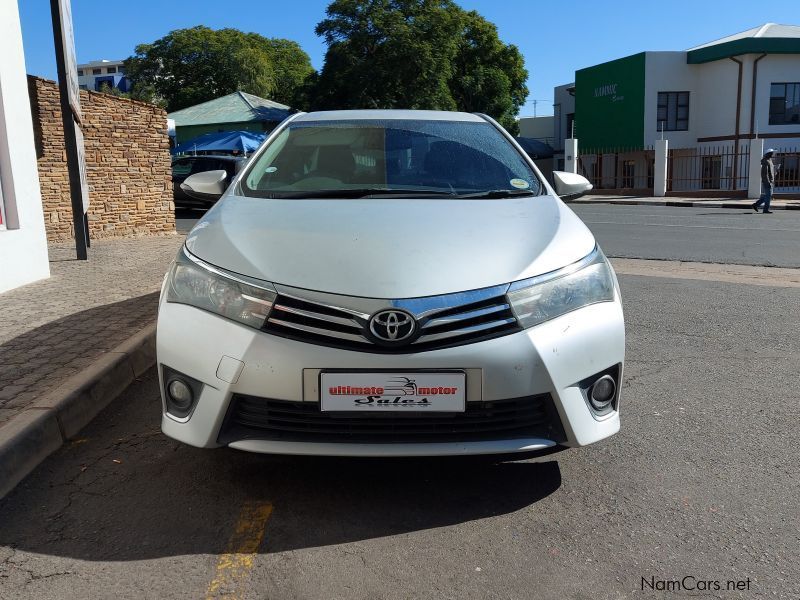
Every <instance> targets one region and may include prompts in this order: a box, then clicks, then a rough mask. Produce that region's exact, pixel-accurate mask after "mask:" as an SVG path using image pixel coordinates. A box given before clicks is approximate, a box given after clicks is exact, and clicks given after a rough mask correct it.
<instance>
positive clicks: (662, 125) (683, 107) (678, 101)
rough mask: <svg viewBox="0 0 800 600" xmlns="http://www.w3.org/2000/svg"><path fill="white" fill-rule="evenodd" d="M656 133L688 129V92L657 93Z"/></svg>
mask: <svg viewBox="0 0 800 600" xmlns="http://www.w3.org/2000/svg"><path fill="white" fill-rule="evenodd" d="M656 118H657V121H658V122H657V123H656V128H657V130H658V131H687V130H688V129H689V92H658V111H657V115H656Z"/></svg>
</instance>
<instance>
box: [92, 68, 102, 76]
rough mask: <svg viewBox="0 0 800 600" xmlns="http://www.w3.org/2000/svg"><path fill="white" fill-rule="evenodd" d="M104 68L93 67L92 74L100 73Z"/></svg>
mask: <svg viewBox="0 0 800 600" xmlns="http://www.w3.org/2000/svg"><path fill="white" fill-rule="evenodd" d="M102 72H103V69H92V75H100V74H101V73H102Z"/></svg>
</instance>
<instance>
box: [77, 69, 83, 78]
mask: <svg viewBox="0 0 800 600" xmlns="http://www.w3.org/2000/svg"><path fill="white" fill-rule="evenodd" d="M78 77H83V69H78Z"/></svg>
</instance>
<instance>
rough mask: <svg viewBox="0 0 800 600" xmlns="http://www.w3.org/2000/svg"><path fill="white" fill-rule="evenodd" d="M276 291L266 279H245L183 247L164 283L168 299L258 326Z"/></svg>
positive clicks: (270, 305)
mask: <svg viewBox="0 0 800 600" xmlns="http://www.w3.org/2000/svg"><path fill="white" fill-rule="evenodd" d="M262 285H263V287H261V286H262ZM276 295H277V294H276V292H275V290H274V289H271V287H270V286H269V284H267V283H264V284H259V286H256V285H251V284H249V283H246V282H245V281H244V278H240V277H238V276H235V275H233V274H229V275H228V274H224V273H223V272H222V271H221V270H218V269H215V268H213V267H211V266H210V265H204V264H203V263H202V262H201V261H198V260H192V259H191V258H189V256H187V254H186V251H185V250H181V252H180V253H179V254H178V258H177V259H176V260H175V264H174V265H173V266H172V269H171V271H170V273H169V281H168V285H167V302H179V303H181V304H189V305H191V306H196V307H197V308H202V309H203V310H207V311H209V312H213V313H216V314H218V315H221V316H223V317H226V318H228V319H233V320H234V321H238V322H239V323H243V324H245V325H249V326H251V327H256V328H258V329H260V328H261V327H262V326H263V325H264V322H265V321H266V320H267V317H268V316H269V311H270V310H271V309H272V303H273V302H274V301H275V297H276Z"/></svg>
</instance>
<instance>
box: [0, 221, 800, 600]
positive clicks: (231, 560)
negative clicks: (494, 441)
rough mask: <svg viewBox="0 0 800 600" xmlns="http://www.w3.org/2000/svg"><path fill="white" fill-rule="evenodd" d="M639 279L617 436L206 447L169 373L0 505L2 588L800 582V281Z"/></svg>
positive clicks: (199, 593) (338, 593)
mask: <svg viewBox="0 0 800 600" xmlns="http://www.w3.org/2000/svg"><path fill="white" fill-rule="evenodd" d="M684 210H685V209H684ZM620 280H621V285H622V289H623V294H624V299H625V309H626V320H627V323H628V341H627V344H628V356H627V363H626V376H625V384H624V388H623V399H622V410H623V413H622V419H623V422H622V427H623V428H622V431H621V432H620V434H618V435H617V436H615V437H613V438H611V439H609V440H607V441H605V442H602V443H599V444H596V445H594V446H590V447H587V448H583V449H579V450H571V451H568V452H565V453H562V454H560V455H558V457H557V460H554V461H551V462H546V463H542V464H534V463H530V462H518V463H504V464H496V465H492V464H484V463H480V462H476V461H472V460H457V461H453V460H451V461H441V460H413V461H406V460H403V461H390V460H381V461H354V460H332V459H329V460H322V459H297V458H284V457H269V456H259V455H249V454H246V453H240V452H236V451H233V450H213V451H204V450H198V449H194V448H190V447H188V446H184V445H181V444H179V443H177V442H173V441H171V440H169V439H167V438H165V437H164V436H163V435H161V433H160V431H159V412H160V405H159V400H158V393H157V385H156V379H155V376H154V373H153V372H152V371H151V372H150V373H148V374H147V376H145V377H144V378H143V379H142V380H140V381H139V382H138V383H136V384H135V385H134V386H132V387H131V388H129V390H128V392H127V393H126V394H125V395H124V396H123V397H121V398H120V399H118V400H117V401H115V402H114V403H112V404H111V405H110V406H109V407H108V408H107V409H106V410H105V411H104V412H103V413H102V414H101V415H100V416H99V417H98V418H97V419H96V420H95V421H94V422H93V423H92V424H90V426H88V427H87V428H86V430H85V431H84V432H83V433H82V435H81V437H80V438H78V439H76V440H74V441H73V442H72V443H71V444H70V445H68V446H66V447H64V448H62V449H61V450H59V451H58V452H57V453H56V454H55V455H54V456H52V457H51V458H50V459H48V460H47V461H46V462H45V463H44V464H43V465H41V466H40V467H39V468H38V469H37V470H36V471H35V472H34V473H33V474H32V475H31V476H30V477H28V478H27V479H26V480H25V481H24V482H23V483H22V484H21V485H20V486H19V487H18V488H17V489H16V490H15V491H14V492H12V493H11V495H9V496H8V497H7V498H6V499H4V500H2V501H0V598H3V599H19V598H36V599H42V600H45V599H51V598H52V599H56V598H57V599H63V598H115V599H121V598H158V599H167V598H205V597H220V596H222V595H224V594H232V595H231V596H230V597H236V598H247V599H251V598H252V599H255V598H271V599H278V598H280V599H283V598H319V599H325V600H329V599H335V598H342V599H351V598H356V599H361V598H364V599H367V598H387V599H395V598H396V599H405V598H434V597H435V598H453V599H464V598H481V599H483V598H520V599H522V598H525V599H527V598H541V599H549V598H577V599H595V598H613V599H619V598H672V597H687V596H698V597H702V598H724V599H727V598H764V597H766V598H787V599H789V598H791V599H796V598H798V596H800V565H799V564H798V561H797V556H798V548H799V547H800V533H798V532H800V465H799V463H798V461H797V456H798V454H800V442H798V436H797V383H798V381H797V377H798V376H797V365H798V364H800V349H798V342H797V331H800V308H799V307H800V289H798V288H784V287H763V286H755V285H740V284H735V283H720V282H705V281H697V280H695V281H689V280H683V279H662V278H659V277H639V276H626V275H622V276H621V277H620ZM687 576H688V577H690V578H689V579H685V580H684V577H687ZM651 578H652V579H651ZM691 578H695V579H691ZM705 580H713V581H717V582H720V585H721V586H722V591H713V592H712V593H707V594H706V593H699V592H698V591H691V592H682V593H679V594H676V593H668V592H663V591H661V592H654V591H652V590H650V588H649V587H648V586H649V585H653V586H654V587H655V588H656V589H664V587H665V586H670V585H672V586H674V585H675V584H670V583H667V582H670V581H683V582H684V583H686V584H689V585H694V586H695V587H696V586H697V585H698V583H697V582H698V581H705ZM728 580H731V581H734V582H741V583H739V584H738V585H740V586H741V587H745V586H747V588H748V589H745V590H739V591H726V589H725V588H726V586H727V585H728V584H727V582H728ZM643 581H644V583H643ZM734 585H736V583H734ZM643 586H644V587H645V590H644V591H643V590H642V587H643ZM659 586H661V587H659Z"/></svg>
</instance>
